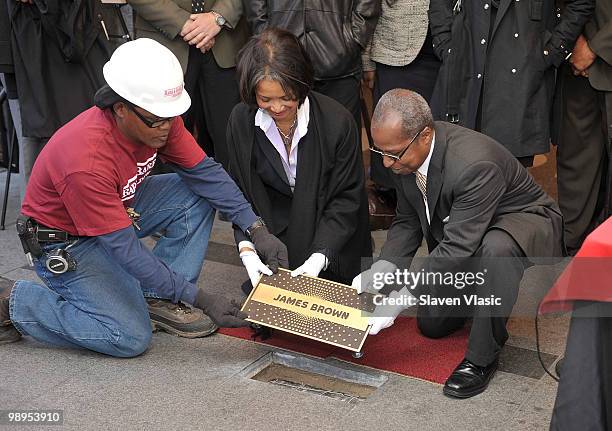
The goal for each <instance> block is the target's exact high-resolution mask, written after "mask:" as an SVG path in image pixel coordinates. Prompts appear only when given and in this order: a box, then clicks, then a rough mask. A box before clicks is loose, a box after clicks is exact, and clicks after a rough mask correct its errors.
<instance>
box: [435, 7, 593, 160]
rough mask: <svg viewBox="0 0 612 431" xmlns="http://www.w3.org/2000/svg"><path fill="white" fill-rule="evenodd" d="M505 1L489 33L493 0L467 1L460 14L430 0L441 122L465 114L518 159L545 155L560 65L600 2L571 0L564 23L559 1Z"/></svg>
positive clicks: (469, 123)
mask: <svg viewBox="0 0 612 431" xmlns="http://www.w3.org/2000/svg"><path fill="white" fill-rule="evenodd" d="M498 2H499V8H498V9H497V17H496V21H495V25H494V26H493V28H490V23H491V13H492V11H493V10H494V7H493V6H492V1H489V2H486V3H485V2H481V1H476V0H462V1H460V2H459V3H461V4H462V6H461V12H459V13H457V14H453V4H455V1H451V0H431V4H430V12H429V14H430V25H431V30H432V35H433V43H434V50H435V51H436V54H437V55H438V56H439V57H440V58H441V59H442V60H443V63H442V67H441V68H440V73H439V75H438V82H437V84H436V89H435V91H434V95H433V97H432V101H431V105H432V110H433V112H434V117H435V118H436V119H440V120H446V119H447V114H451V115H458V124H460V125H462V126H465V127H468V128H470V129H476V130H479V131H481V132H482V133H484V134H486V135H488V136H491V137H492V138H494V139H495V140H496V141H498V142H500V143H501V144H502V145H504V146H505V147H506V148H508V149H509V150H510V152H512V154H514V156H516V157H523V156H530V155H534V154H539V153H546V152H548V150H549V142H550V123H549V117H550V110H551V104H552V96H553V89H554V79H555V67H557V66H559V64H561V62H562V61H564V59H565V58H566V56H567V55H568V54H569V53H571V50H572V48H573V46H574V42H575V41H576V38H577V37H578V35H579V34H580V33H581V31H582V28H583V26H584V24H585V23H586V21H587V20H588V18H589V16H590V15H591V13H592V11H593V7H594V0H566V1H565V4H566V5H565V8H564V11H563V13H562V14H560V15H561V16H560V19H558V18H557V14H558V11H557V10H556V9H555V0H498ZM449 50H450V53H449ZM479 103H481V106H480V109H481V111H482V117H481V124H478V118H477V113H478V111H479ZM448 119H449V120H450V118H448Z"/></svg>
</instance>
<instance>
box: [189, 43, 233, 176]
mask: <svg viewBox="0 0 612 431" xmlns="http://www.w3.org/2000/svg"><path fill="white" fill-rule="evenodd" d="M199 91H200V97H201V103H202V111H203V120H204V122H203V124H202V127H201V128H200V129H199V133H204V134H205V136H206V140H207V141H209V142H211V143H212V149H213V152H212V154H213V155H214V156H213V157H214V158H215V160H216V161H217V162H219V163H221V165H223V167H224V168H225V169H226V170H227V167H228V163H229V154H228V151H227V144H226V142H225V139H226V138H225V133H226V131H227V122H228V121H229V116H230V114H231V113H232V109H234V106H236V105H237V104H238V103H239V102H240V93H239V90H238V81H236V68H235V67H230V68H222V67H220V66H219V65H218V64H217V62H216V60H215V57H214V55H213V53H212V52H211V51H208V52H207V53H206V54H202V59H201V78H200V85H199ZM204 151H207V147H205V148H204Z"/></svg>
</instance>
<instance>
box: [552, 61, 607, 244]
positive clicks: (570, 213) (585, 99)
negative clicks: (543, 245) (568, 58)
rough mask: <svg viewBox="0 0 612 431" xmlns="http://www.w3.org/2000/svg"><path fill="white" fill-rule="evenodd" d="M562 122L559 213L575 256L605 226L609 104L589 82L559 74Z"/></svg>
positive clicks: (558, 141)
mask: <svg viewBox="0 0 612 431" xmlns="http://www.w3.org/2000/svg"><path fill="white" fill-rule="evenodd" d="M558 79H559V81H558V83H557V86H558V87H557V91H558V94H557V96H558V97H560V99H559V102H560V103H561V106H560V109H561V112H560V116H561V117H560V121H559V127H560V128H559V133H558V138H557V139H556V142H555V143H556V144H557V188H558V193H559V208H560V209H561V212H562V213H563V218H564V223H565V242H566V246H567V248H568V252H569V253H570V254H575V252H576V251H578V249H579V248H580V246H581V245H582V242H583V241H584V239H585V238H586V236H587V235H588V234H589V233H590V232H591V231H592V230H593V229H594V228H595V227H596V226H597V224H598V221H600V220H599V219H600V215H601V211H602V203H603V193H602V192H603V191H604V190H605V177H606V169H607V164H608V163H607V160H608V156H607V151H606V147H607V144H606V140H607V130H606V118H605V102H604V98H603V95H602V93H601V92H599V91H597V90H595V89H594V88H593V87H591V85H590V84H589V80H588V78H585V77H582V76H574V75H573V73H572V71H571V68H570V66H569V65H563V66H562V67H561V68H560V70H559V78H558Z"/></svg>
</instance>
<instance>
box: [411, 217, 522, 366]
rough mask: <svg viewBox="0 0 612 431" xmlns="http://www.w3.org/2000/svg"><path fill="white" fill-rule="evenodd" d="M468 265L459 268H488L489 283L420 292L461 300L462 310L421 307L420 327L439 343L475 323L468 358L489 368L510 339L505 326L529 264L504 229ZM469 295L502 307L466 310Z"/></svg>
mask: <svg viewBox="0 0 612 431" xmlns="http://www.w3.org/2000/svg"><path fill="white" fill-rule="evenodd" d="M467 261H468V260H466V262H467ZM469 262H470V263H469V264H468V265H467V268H466V267H465V266H463V265H460V266H459V268H458V270H459V271H466V270H467V269H468V268H469V271H473V272H477V271H478V270H483V269H486V275H485V283H484V284H483V285H482V286H479V287H477V288H476V289H467V288H466V289H464V290H457V289H455V288H453V287H450V288H449V287H448V286H431V287H428V289H427V292H425V291H421V292H419V294H424V293H428V294H430V295H431V296H433V297H436V298H449V297H458V298H460V299H461V300H462V301H461V305H459V306H456V305H449V306H440V305H419V306H418V310H417V325H418V327H419V329H420V331H421V333H422V334H423V335H424V336H426V337H429V338H441V337H445V336H447V335H450V334H451V333H453V332H455V331H457V330H458V329H460V328H462V327H463V326H464V325H465V323H466V321H467V320H468V318H472V327H471V330H470V335H469V339H468V348H467V351H466V354H465V358H466V359H467V360H469V361H471V362H472V363H474V364H476V365H480V366H486V365H489V364H490V363H491V362H493V361H494V360H495V358H497V356H498V355H499V352H500V351H501V349H502V347H503V346H504V344H505V343H506V340H507V339H508V331H507V330H506V322H507V321H508V317H509V316H510V314H511V313H512V308H513V307H514V303H515V302H516V298H517V296H518V290H519V285H520V283H521V279H522V278H523V273H524V272H525V269H526V268H527V266H529V264H528V262H527V259H526V258H525V254H524V253H523V250H522V249H521V247H520V246H519V245H518V244H517V243H516V241H514V239H513V238H512V237H511V236H510V235H509V234H508V233H506V232H505V231H503V230H500V229H492V230H490V231H488V232H487V233H486V234H485V236H484V238H483V239H482V243H481V245H480V247H479V248H478V250H477V251H476V253H475V255H474V257H473V258H471V259H469ZM476 262H477V263H476ZM471 294H476V295H478V296H479V297H481V298H488V297H489V296H490V295H494V296H495V297H497V298H500V302H501V305H491V306H489V305H483V306H474V305H468V304H467V303H466V302H465V301H463V299H464V298H463V295H471Z"/></svg>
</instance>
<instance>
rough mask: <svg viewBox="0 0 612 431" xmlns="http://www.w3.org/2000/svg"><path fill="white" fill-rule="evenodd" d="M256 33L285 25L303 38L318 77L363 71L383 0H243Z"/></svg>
mask: <svg viewBox="0 0 612 431" xmlns="http://www.w3.org/2000/svg"><path fill="white" fill-rule="evenodd" d="M242 3H243V5H244V13H245V16H246V18H247V21H248V22H249V25H250V26H251V30H252V31H253V33H254V34H259V33H261V32H262V31H263V30H264V29H265V28H267V27H280V28H284V29H286V30H288V31H290V32H291V33H293V34H294V35H296V36H297V37H298V38H299V39H300V42H301V43H302V45H303V46H304V48H305V49H306V52H308V54H309V56H310V59H311V60H312V64H313V66H314V69H315V78H317V79H333V78H341V77H345V76H350V75H356V74H358V73H361V52H362V51H363V50H364V49H365V47H366V45H367V44H368V42H369V40H370V37H371V36H372V33H373V32H374V28H375V27H376V23H377V21H378V16H379V14H380V3H381V0H243V2H242Z"/></svg>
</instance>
